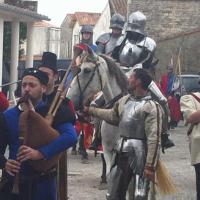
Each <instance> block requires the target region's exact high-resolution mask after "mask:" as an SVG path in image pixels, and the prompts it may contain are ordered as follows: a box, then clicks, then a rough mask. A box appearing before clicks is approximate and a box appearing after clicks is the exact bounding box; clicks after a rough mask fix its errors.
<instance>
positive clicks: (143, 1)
mask: <svg viewBox="0 0 200 200" xmlns="http://www.w3.org/2000/svg"><path fill="white" fill-rule="evenodd" d="M138 10H139V11H141V12H142V13H143V14H144V15H145V16H146V17H147V29H146V30H147V34H148V35H149V36H150V37H153V38H154V39H156V38H161V37H165V36H169V35H172V34H175V33H178V32H185V31H188V30H192V29H196V28H199V22H200V15H199V13H200V1H199V0H174V1H169V0H139V1H138V0H128V14H129V15H130V14H131V13H132V12H135V11H138Z"/></svg>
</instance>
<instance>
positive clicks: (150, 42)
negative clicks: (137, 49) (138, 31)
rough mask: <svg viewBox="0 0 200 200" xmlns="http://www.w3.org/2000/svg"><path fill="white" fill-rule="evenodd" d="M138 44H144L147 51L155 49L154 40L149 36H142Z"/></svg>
mask: <svg viewBox="0 0 200 200" xmlns="http://www.w3.org/2000/svg"><path fill="white" fill-rule="evenodd" d="M137 45H138V46H145V47H146V48H147V50H148V51H150V52H153V51H155V49H156V42H155V41H154V40H153V39H151V38H150V37H146V38H144V40H142V41H141V42H139V43H138V44H137Z"/></svg>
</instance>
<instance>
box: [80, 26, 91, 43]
mask: <svg viewBox="0 0 200 200" xmlns="http://www.w3.org/2000/svg"><path fill="white" fill-rule="evenodd" d="M83 33H90V34H91V36H90V38H89V39H84V38H83ZM81 34H82V40H81V42H82V43H83V44H87V45H89V46H91V45H92V44H93V28H92V26H90V25H84V26H83V27H82V29H81Z"/></svg>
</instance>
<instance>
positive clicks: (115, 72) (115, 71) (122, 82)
mask: <svg viewBox="0 0 200 200" xmlns="http://www.w3.org/2000/svg"><path fill="white" fill-rule="evenodd" d="M100 57H101V58H103V59H104V60H105V61H106V64H107V66H108V70H109V72H110V75H111V76H114V77H115V78H116V81H117V83H118V85H119V87H120V88H121V90H122V91H124V90H125V89H126V87H127V77H126V75H125V74H124V72H123V71H122V70H121V69H120V68H119V67H118V66H117V65H116V63H115V61H114V60H113V59H112V58H111V57H108V56H106V55H103V54H101V55H100Z"/></svg>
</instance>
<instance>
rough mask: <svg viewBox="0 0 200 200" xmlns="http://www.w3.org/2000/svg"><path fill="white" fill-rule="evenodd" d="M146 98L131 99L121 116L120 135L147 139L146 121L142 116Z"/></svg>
mask: <svg viewBox="0 0 200 200" xmlns="http://www.w3.org/2000/svg"><path fill="white" fill-rule="evenodd" d="M145 103H146V100H144V99H140V100H135V99H133V100H132V99H129V101H127V103H126V104H125V107H124V110H123V112H122V114H121V116H120V118H121V119H120V123H119V131H120V136H122V137H127V138H132V139H141V140H145V139H146V134H145V121H144V119H143V118H142V117H141V110H142V107H143V106H144V104H145Z"/></svg>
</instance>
